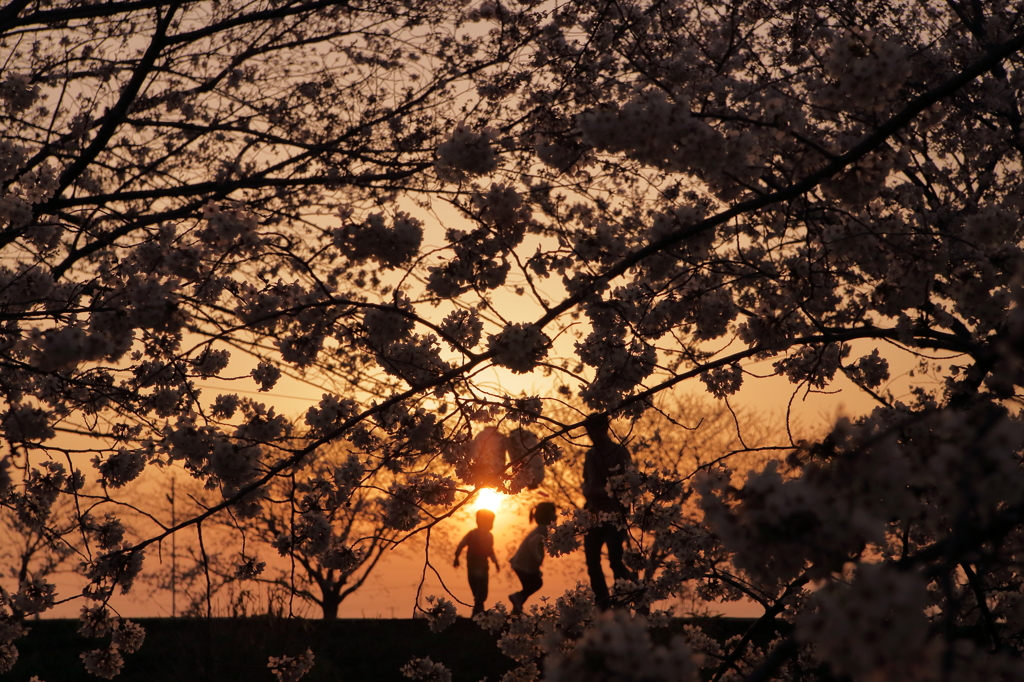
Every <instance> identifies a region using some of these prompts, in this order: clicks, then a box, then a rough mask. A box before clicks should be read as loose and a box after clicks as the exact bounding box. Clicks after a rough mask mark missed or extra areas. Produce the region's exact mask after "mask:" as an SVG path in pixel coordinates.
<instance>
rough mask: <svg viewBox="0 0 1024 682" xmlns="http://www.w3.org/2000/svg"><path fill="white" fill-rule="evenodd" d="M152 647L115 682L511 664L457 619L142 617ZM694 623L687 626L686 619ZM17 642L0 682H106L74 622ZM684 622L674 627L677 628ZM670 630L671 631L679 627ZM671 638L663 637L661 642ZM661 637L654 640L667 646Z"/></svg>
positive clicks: (372, 674) (319, 678)
mask: <svg viewBox="0 0 1024 682" xmlns="http://www.w3.org/2000/svg"><path fill="white" fill-rule="evenodd" d="M138 622H139V623H140V624H142V625H143V627H145V628H146V642H145V644H143V646H142V649H141V650H140V651H138V652H137V653H134V654H125V656H124V658H125V666H124V669H123V671H122V672H121V674H120V675H119V676H118V677H116V678H114V679H115V680H116V681H119V682H136V681H138V682H142V681H146V682H150V681H152V682H170V681H174V682H178V681H182V682H207V681H209V682H235V681H236V680H237V681H240V682H241V681H244V682H274V681H275V678H274V676H273V674H272V673H271V672H270V670H269V669H268V668H267V658H268V657H269V656H281V655H296V654H299V653H301V652H303V651H305V650H306V647H309V648H310V649H312V651H313V654H314V655H315V656H316V661H315V663H314V665H313V669H312V670H310V672H309V673H308V674H307V675H306V677H304V678H303V682H328V681H330V682H390V681H392V680H393V681H395V682H399V681H404V680H405V679H406V678H404V677H402V675H401V674H400V673H399V668H401V667H402V666H403V665H404V664H405V663H406V662H407V661H408V660H409V659H410V658H412V657H414V656H420V657H423V656H429V657H430V659H431V660H433V661H438V662H441V663H444V664H445V665H447V666H448V667H449V668H450V669H451V670H452V679H453V682H479V680H482V679H484V678H485V677H486V678H488V679H489V680H490V681H491V682H496V681H497V680H498V679H499V678H500V677H501V675H502V674H503V673H504V672H505V671H506V670H509V669H510V668H511V667H512V665H513V662H512V661H511V659H508V658H505V657H504V656H503V655H502V654H501V652H500V651H499V650H498V647H497V645H496V643H495V642H496V638H495V637H493V636H491V635H489V634H488V633H486V632H484V631H483V630H481V629H480V628H479V627H478V626H477V625H476V624H475V623H473V622H472V621H469V620H467V619H464V618H460V619H459V620H458V621H457V622H456V623H455V624H454V625H452V626H451V627H450V628H448V629H447V630H445V631H444V632H442V633H440V634H433V633H431V632H430V630H429V629H428V627H427V623H426V621H424V620H337V621H333V622H327V621H317V620H286V619H280V618H261V617H256V618H246V619H240V618H239V619H235V618H214V619H212V620H205V619H195V620H191V619H185V618H178V619H173V620H172V619H140V620H138ZM688 622H689V621H688ZM751 622H752V621H749V620H745V619H734V618H717V619H707V620H704V619H702V620H701V621H700V623H699V624H700V625H702V626H704V628H705V631H706V632H707V633H708V634H709V635H712V636H714V637H716V638H719V639H725V638H726V637H729V636H731V635H733V634H737V633H742V632H744V631H745V630H746V628H747V627H749V626H750V624H751ZM28 625H29V626H30V627H31V628H32V631H31V632H30V633H29V634H28V635H27V636H25V637H22V638H21V639H18V640H17V641H16V642H15V646H17V647H18V650H19V652H20V657H19V660H18V663H17V664H16V665H15V666H14V668H13V669H12V670H11V671H10V672H8V673H7V674H4V675H0V682H28V680H29V678H31V677H32V676H33V675H35V676H38V678H39V679H40V680H42V681H43V682H75V681H78V680H83V681H84V680H89V681H91V682H97V681H98V680H99V679H100V678H97V677H93V676H92V675H89V674H88V673H86V672H85V668H84V667H83V665H82V662H81V660H79V654H81V653H82V652H83V651H89V650H91V649H96V648H99V647H101V646H104V645H106V644H107V643H108V642H109V637H108V638H105V639H89V638H86V637H82V636H81V635H79V634H78V633H77V629H78V621H77V620H42V621H33V622H31V623H29V624H28ZM682 625H683V623H682V622H681V621H680V622H679V623H678V625H677V627H678V628H681V627H682ZM677 627H673V629H677ZM664 634H665V633H662V637H664ZM662 637H657V639H661V638H662Z"/></svg>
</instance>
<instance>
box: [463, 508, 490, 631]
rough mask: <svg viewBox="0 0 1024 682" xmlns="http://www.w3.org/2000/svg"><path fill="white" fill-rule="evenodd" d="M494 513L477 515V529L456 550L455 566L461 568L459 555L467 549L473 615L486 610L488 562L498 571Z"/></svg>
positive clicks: (487, 511) (467, 571) (479, 513)
mask: <svg viewBox="0 0 1024 682" xmlns="http://www.w3.org/2000/svg"><path fill="white" fill-rule="evenodd" d="M492 528H494V512H492V511H490V510H487V509H481V510H479V511H478V512H477V513H476V528H474V529H473V530H471V531H469V532H468V533H466V537H464V538H462V541H461V542H459V546H458V547H456V548H455V564H454V566H455V567H456V568H458V567H459V555H460V554H462V548H463V547H465V548H466V574H467V575H468V576H469V589H470V590H472V592H473V615H474V616H475V615H476V614H478V613H480V612H482V611H483V610H484V602H485V601H486V600H487V560H488V559H490V560H491V561H493V562H494V569H495V570H497V569H498V557H497V556H495V555H494V536H493V535H491V529H492Z"/></svg>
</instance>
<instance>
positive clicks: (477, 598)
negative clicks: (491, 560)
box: [469, 571, 488, 616]
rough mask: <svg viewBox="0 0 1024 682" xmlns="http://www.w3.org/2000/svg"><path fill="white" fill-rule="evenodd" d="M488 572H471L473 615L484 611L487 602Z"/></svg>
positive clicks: (470, 587) (470, 585) (470, 586)
mask: <svg viewBox="0 0 1024 682" xmlns="http://www.w3.org/2000/svg"><path fill="white" fill-rule="evenodd" d="M487 587H488V580H487V571H469V589H470V590H472V592H473V615H474V616H475V615H476V614H478V613H480V612H481V611H483V610H484V602H485V601H487Z"/></svg>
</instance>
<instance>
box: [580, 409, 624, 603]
mask: <svg viewBox="0 0 1024 682" xmlns="http://www.w3.org/2000/svg"><path fill="white" fill-rule="evenodd" d="M583 426H584V428H585V429H586V430H587V435H588V436H590V442H591V443H593V447H592V448H590V449H589V450H587V454H586V458H585V459H584V461H583V487H582V492H583V497H584V498H585V499H586V501H587V503H586V506H585V507H584V508H585V509H588V510H589V511H591V512H593V513H594V514H595V515H598V514H614V515H615V519H614V520H611V521H602V522H599V523H598V525H596V526H594V527H593V528H591V529H590V530H588V531H587V533H586V535H584V536H583V554H584V556H585V557H586V562H587V574H588V575H589V576H590V588H591V589H592V590H593V591H594V599H595V601H596V603H597V606H598V608H600V609H601V610H602V611H604V610H607V609H608V608H609V607H610V606H611V596H610V594H609V593H608V584H607V582H606V581H605V577H604V570H603V569H602V568H601V548H602V547H604V546H606V545H607V547H608V563H610V564H611V569H612V575H613V576H615V579H616V580H623V579H625V580H635V579H636V576H635V575H634V574H633V572H632V571H630V570H629V569H628V568H626V565H625V564H624V563H623V562H622V545H623V543H624V542H625V540H626V526H625V522H626V519H625V514H626V510H625V509H624V508H623V506H622V503H620V502H619V501H618V500H617V499H615V498H614V497H612V496H611V495H610V494H608V490H607V485H608V478H609V476H615V475H616V474H621V473H623V472H625V470H626V467H628V466H630V465H631V464H632V463H633V460H632V458H631V457H630V456H629V451H628V450H626V448H624V447H622V445H620V444H618V443H616V442H614V441H613V440H612V439H611V435H610V434H609V431H608V417H607V416H606V415H603V414H591V415H589V416H588V417H587V418H586V419H585V420H584V422H583Z"/></svg>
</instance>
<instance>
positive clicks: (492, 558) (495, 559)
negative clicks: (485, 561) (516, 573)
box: [490, 546, 501, 571]
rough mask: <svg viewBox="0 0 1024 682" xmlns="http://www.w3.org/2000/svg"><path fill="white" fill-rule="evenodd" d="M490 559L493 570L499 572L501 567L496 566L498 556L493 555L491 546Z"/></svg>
mask: <svg viewBox="0 0 1024 682" xmlns="http://www.w3.org/2000/svg"><path fill="white" fill-rule="evenodd" d="M490 559H491V561H493V562H494V570H496V571H497V570H500V569H501V566H499V565H498V555H497V554H495V553H494V547H493V546H491V554H490Z"/></svg>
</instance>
